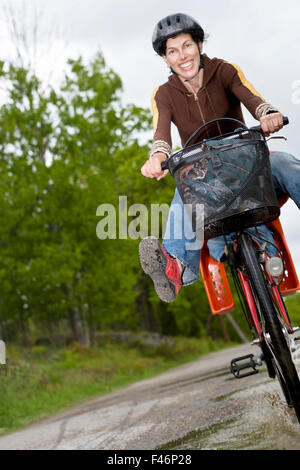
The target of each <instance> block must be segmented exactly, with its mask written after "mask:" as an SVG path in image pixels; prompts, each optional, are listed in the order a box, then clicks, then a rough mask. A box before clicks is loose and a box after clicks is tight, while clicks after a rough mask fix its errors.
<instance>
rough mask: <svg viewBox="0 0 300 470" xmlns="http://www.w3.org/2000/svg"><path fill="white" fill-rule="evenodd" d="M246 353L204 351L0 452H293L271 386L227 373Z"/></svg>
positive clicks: (287, 413) (292, 431)
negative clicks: (287, 450)
mask: <svg viewBox="0 0 300 470" xmlns="http://www.w3.org/2000/svg"><path fill="white" fill-rule="evenodd" d="M251 352H252V353H254V354H257V352H258V349H257V348H256V347H253V346H250V345H244V346H239V347H237V348H231V349H227V350H225V351H222V352H217V353H213V354H210V355H209V356H206V357H204V358H202V359H200V360H198V361H195V362H192V363H189V364H186V365H184V366H181V367H178V368H176V369H172V370H170V371H168V372H166V373H164V374H161V375H159V376H157V377H155V378H152V379H149V380H145V381H142V382H138V383H136V384H134V385H132V386H130V387H127V388H124V389H122V390H120V391H118V392H115V393H112V394H110V395H106V396H104V397H101V398H99V399H95V400H92V401H89V402H87V403H84V404H81V405H79V406H76V407H75V408H72V409H71V410H68V411H66V412H64V413H61V414H59V415H56V416H54V417H52V418H51V419H48V420H45V421H43V422H39V423H36V424H34V425H31V426H29V427H28V428H26V429H24V430H22V431H19V432H17V433H13V434H10V435H7V436H4V437H2V438H0V449H1V450H4V449H28V450H29V449H35V450H37V449H53V450H54V449H57V450H63V449H68V450H71V449H78V450H79V449H85V450H96V449H98V450H122V449H124V450H146V449H150V450H154V449H158V448H161V449H169V450H171V449H189V450H191V449H207V450H208V449H220V450H221V449H234V450H238V449H278V450H281V449H282V450H283V449H294V450H295V449H300V426H299V425H298V422H297V420H296V418H295V416H294V413H293V411H292V410H289V409H288V408H287V407H286V405H285V404H284V402H283V400H282V399H281V398H282V395H281V392H280V389H279V386H278V385H277V382H276V381H273V380H272V381H270V379H269V378H268V376H267V374H266V372H264V371H263V370H262V371H260V373H259V374H256V375H252V376H250V377H248V378H244V379H240V380H237V379H235V378H234V377H233V376H232V374H231V373H230V372H229V364H230V361H231V359H232V358H233V357H237V356H239V355H243V354H247V353H251ZM297 367H298V366H297Z"/></svg>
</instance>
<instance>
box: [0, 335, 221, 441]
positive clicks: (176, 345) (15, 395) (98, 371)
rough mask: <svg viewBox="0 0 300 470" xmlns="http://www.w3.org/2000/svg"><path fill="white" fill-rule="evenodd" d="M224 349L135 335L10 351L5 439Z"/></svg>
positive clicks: (1, 384)
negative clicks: (74, 407)
mask: <svg viewBox="0 0 300 470" xmlns="http://www.w3.org/2000/svg"><path fill="white" fill-rule="evenodd" d="M227 346H228V345H227ZM224 347H225V344H224V343H223V342H216V341H212V340H207V339H201V340H199V339H188V338H172V340H168V341H165V342H163V343H161V344H158V345H149V344H148V343H147V342H146V341H144V340H143V338H142V339H137V338H136V337H135V336H133V337H132V339H131V340H129V341H127V342H121V343H120V342H116V341H113V340H111V339H105V338H104V339H102V340H101V341H100V342H99V344H98V345H97V346H93V347H90V348H88V347H85V346H82V345H80V344H77V343H74V344H71V345H70V346H68V347H64V348H62V347H60V348H58V347H51V348H50V347H44V346H33V347H31V348H26V349H25V348H21V347H17V346H14V347H12V346H8V347H7V351H6V362H7V363H6V365H2V366H0V435H3V434H7V433H9V432H12V431H15V430H18V429H20V428H22V427H24V426H26V425H28V424H30V423H32V422H34V421H37V420H40V419H43V418H46V417H49V416H51V415H53V414H54V413H56V412H58V411H61V410H65V409H67V408H69V407H71V406H72V405H75V404H77V403H80V402H83V401H85V400H87V399H90V398H93V397H96V396H99V395H103V394H107V393H109V392H112V391H114V390H117V389H119V388H121V387H124V386H125V385H129V384H131V383H133V382H136V381H138V380H142V379H146V378H149V377H151V376H153V375H156V374H158V373H161V372H163V371H165V370H167V369H169V368H171V367H175V366H178V365H180V364H183V363H185V362H188V361H191V360H194V359H197V358H199V357H200V356H203V355H204V354H207V353H209V352H212V351H215V350H219V349H222V348H224Z"/></svg>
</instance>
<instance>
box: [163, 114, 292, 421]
mask: <svg viewBox="0 0 300 470" xmlns="http://www.w3.org/2000/svg"><path fill="white" fill-rule="evenodd" d="M216 121H226V122H225V124H226V125H227V124H229V121H231V122H230V125H234V126H239V127H237V128H235V129H234V130H233V131H231V132H227V133H224V134H222V135H219V136H217V137H214V138H209V137H208V138H206V139H203V140H202V141H201V142H200V143H197V144H194V145H191V146H189V143H190V142H191V141H192V140H193V139H194V138H195V137H196V136H197V135H198V133H199V132H200V131H202V132H204V131H205V132H207V127H208V126H211V125H215V123H216ZM284 124H285V125H286V124H288V119H287V118H284ZM254 153H256V156H255V157H254V156H253V159H252V163H251V154H254ZM237 158H238V160H237ZM236 162H238V168H239V170H237V169H236V170H237V171H239V172H241V171H242V170H241V167H240V165H244V166H245V168H246V169H247V171H246V174H245V175H244V173H242V176H240V177H239V178H236V179H237V181H233V180H234V178H235V177H236V175H232V174H230V172H229V170H228V168H230V169H232V168H234V165H235V164H236ZM222 167H223V170H222ZM226 168H227V169H226ZM162 169H168V170H169V171H170V173H171V175H172V177H173V178H174V180H175V183H176V186H177V188H178V190H179V192H180V194H181V197H182V199H183V202H184V203H185V204H187V205H189V207H190V216H191V219H192V222H193V228H194V227H195V226H197V223H196V222H197V220H196V221H195V212H196V211H195V208H196V206H197V204H203V205H204V207H205V218H204V221H203V224H202V230H203V231H204V239H205V240H207V239H210V238H214V237H215V236H220V235H222V236H224V240H225V247H226V248H225V258H226V259H225V260H224V261H225V262H226V264H227V266H228V267H229V270H230V272H231V275H232V278H233V281H234V284H235V287H236V290H237V292H238V295H239V299H240V301H241V305H242V309H243V312H244V314H245V317H246V319H247V322H248V325H249V328H250V331H251V334H252V338H253V341H252V344H257V345H258V346H260V348H261V354H260V355H259V357H258V358H257V359H254V355H253V354H249V355H247V356H243V357H238V358H235V359H233V360H232V361H231V365H230V370H231V372H232V373H233V375H234V376H235V377H236V378H238V379H240V378H244V377H247V376H249V375H252V374H256V373H258V372H259V371H258V367H259V366H261V365H262V361H264V362H265V364H266V368H267V372H268V375H269V377H271V378H275V377H277V379H278V381H279V384H280V386H281V389H282V392H283V394H284V397H285V400H286V402H287V405H288V406H289V407H291V408H294V411H295V413H296V416H297V419H298V421H299V423H300V380H299V376H298V373H297V370H296V367H295V364H294V361H293V356H292V353H293V350H294V349H295V347H296V346H295V344H296V343H295V341H296V340H297V339H296V340H295V338H294V337H293V336H294V334H295V332H296V331H298V330H299V328H298V327H293V326H292V323H291V320H290V317H289V314H288V312H287V310H286V307H285V304H284V301H283V296H282V294H283V293H284V289H282V288H281V287H282V286H283V284H284V282H285V281H286V279H285V277H286V263H289V269H290V268H291V265H292V267H293V264H292V260H291V258H290V257H289V256H288V255H289V252H286V253H284V252H283V251H282V247H284V246H286V243H284V242H285V240H283V243H282V239H281V244H280V236H279V238H278V237H277V242H276V243H275V245H276V249H277V254H276V256H275V257H272V258H270V257H269V256H268V254H267V243H266V240H264V239H262V237H261V235H260V234H259V225H261V224H262V223H264V224H269V225H271V226H272V224H275V223H276V222H277V224H280V222H279V215H280V207H279V203H278V199H277V195H276V193H275V190H274V187H273V182H272V178H271V170H270V161H269V150H268V147H267V144H266V139H265V136H264V134H263V132H262V130H261V127H260V126H255V127H251V128H249V129H248V128H247V127H246V126H245V125H244V124H243V123H241V122H240V121H236V120H234V119H230V118H223V119H218V120H213V121H210V122H208V123H206V124H204V125H203V126H201V127H200V128H199V129H197V130H196V131H195V132H194V134H193V135H192V136H191V137H190V139H189V140H188V141H187V143H186V144H185V146H184V147H183V148H182V149H181V150H180V151H178V152H176V153H174V154H173V155H171V156H170V157H169V158H168V159H167V160H166V161H165V162H163V163H162ZM219 177H222V178H223V181H222V182H221V183H222V184H221V185H220V187H219V186H218V185H217V184H216V181H217V180H218V178H219ZM255 183H256V184H255ZM231 184H232V185H233V186H235V189H234V190H233V191H231V193H230V191H229V189H230V188H229V187H230V185H231ZM206 185H207V186H208V188H207V187H206ZM220 188H221V189H223V190H224V193H223V195H224V197H223V199H222V191H220ZM247 201H248V207H245V206H246V205H247ZM206 202H207V204H206ZM250 203H251V204H250ZM249 204H250V205H251V207H249ZM191 208H192V209H191ZM250 227H256V229H255V230H254V231H253V229H252V231H251V232H250V231H249V229H250ZM274 227H275V225H274ZM277 229H278V226H277ZM232 232H234V233H235V237H234V239H233V240H232V241H230V242H228V240H227V238H226V235H228V234H230V233H232ZM195 233H196V235H197V227H196V228H195ZM198 235H199V234H198ZM277 235H278V233H277ZM279 235H280V226H279ZM281 235H282V238H283V233H282V232H281ZM278 240H279V241H278ZM209 263H211V265H210V264H209ZM290 272H291V269H290ZM201 273H202V277H203V280H204V285H205V288H206V292H207V294H208V297H209V302H210V305H211V308H212V311H213V313H221V314H222V313H227V312H230V311H232V310H233V308H234V305H233V301H232V296H231V290H230V286H229V283H228V279H227V274H226V270H225V267H224V263H220V262H217V261H214V260H212V259H211V258H210V255H209V254H208V251H207V246H206V241H205V242H204V245H203V248H202V252H201ZM293 274H294V280H295V282H294V285H293V286H292V287H293V288H292V289H290V290H291V291H296V290H299V289H300V286H299V282H298V279H297V275H296V274H295V271H294V272H293ZM214 276H215V278H214ZM291 280H292V276H290V279H289V282H290V281H291ZM217 284H218V285H217ZM220 286H221V288H220ZM222 288H223V294H224V292H226V293H225V294H224V298H222V295H221V297H220V289H221V290H222ZM285 288H286V286H285ZM289 293H290V292H289ZM214 296H215V299H214V298H213V297H214ZM220 298H221V304H222V302H223V304H224V305H221V308H220V305H218V307H217V308H216V307H215V305H214V300H215V301H216V302H219V303H220ZM224 299H225V302H224ZM298 339H299V338H298Z"/></svg>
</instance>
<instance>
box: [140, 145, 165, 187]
mask: <svg viewBox="0 0 300 470" xmlns="http://www.w3.org/2000/svg"><path fill="white" fill-rule="evenodd" d="M166 159H167V155H166V154H165V153H162V152H156V153H154V154H153V155H152V156H151V157H150V158H149V160H147V161H146V163H145V164H144V165H143V166H142V168H141V173H142V175H143V176H146V178H156V179H157V181H159V180H161V179H162V178H164V177H165V176H166V175H167V174H168V173H169V170H162V169H161V164H162V162H164V161H165V160H166Z"/></svg>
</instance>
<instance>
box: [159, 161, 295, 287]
mask: <svg viewBox="0 0 300 470" xmlns="http://www.w3.org/2000/svg"><path fill="white" fill-rule="evenodd" d="M270 163H271V170H272V176H273V183H274V187H275V190H276V192H277V193H279V194H282V195H283V194H287V195H289V196H290V197H291V199H293V201H294V202H295V203H296V205H297V206H298V207H299V209H300V160H298V159H297V158H295V157H294V156H293V155H290V154H288V153H285V152H274V153H272V154H271V156H270ZM249 231H251V232H252V233H253V235H254V236H257V231H258V232H259V234H260V235H261V237H262V238H263V239H265V240H267V241H269V242H270V243H268V244H267V252H268V254H269V255H270V256H275V254H276V252H277V250H276V248H275V247H274V246H273V245H272V244H271V243H274V239H273V234H272V232H271V231H270V230H269V229H268V228H267V227H266V226H265V225H260V226H259V227H257V229H256V228H251V229H249ZM234 236H235V234H234V233H232V234H230V235H227V240H228V241H230V240H232V239H233V237H234ZM162 244H163V247H164V249H165V250H166V251H167V252H168V253H169V254H170V255H172V256H174V257H176V258H177V259H179V261H181V263H182V264H183V265H184V266H185V270H184V273H183V278H182V282H183V285H188V284H192V283H194V282H195V281H197V280H198V279H199V276H200V272H199V267H200V253H201V242H200V241H199V240H197V239H196V237H195V234H194V232H193V229H192V225H191V222H190V219H189V217H188V214H187V213H186V212H185V209H184V205H183V202H182V199H181V197H180V195H179V193H178V191H177V189H176V190H175V195H174V198H173V201H172V203H171V207H170V212H169V217H168V221H167V225H166V231H165V236H164V240H163V243H162ZM207 245H208V249H209V252H210V255H211V256H212V257H213V258H214V259H216V260H217V261H221V258H222V255H223V254H224V248H225V241H224V237H223V236H220V237H216V238H213V239H210V240H208V242H207Z"/></svg>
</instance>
